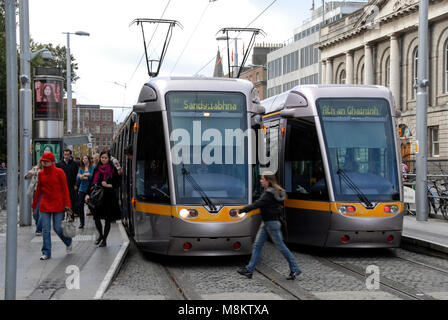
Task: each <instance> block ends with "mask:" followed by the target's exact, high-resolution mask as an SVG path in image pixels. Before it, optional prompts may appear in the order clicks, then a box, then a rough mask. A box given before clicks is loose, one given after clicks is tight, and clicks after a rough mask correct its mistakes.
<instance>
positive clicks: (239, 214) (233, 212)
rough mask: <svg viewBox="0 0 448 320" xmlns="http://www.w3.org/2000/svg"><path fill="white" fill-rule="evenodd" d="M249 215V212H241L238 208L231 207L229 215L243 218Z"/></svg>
mask: <svg viewBox="0 0 448 320" xmlns="http://www.w3.org/2000/svg"><path fill="white" fill-rule="evenodd" d="M246 215H247V212H240V211H239V210H238V209H230V211H229V216H230V217H231V218H234V219H242V218H244V217H245V216H246Z"/></svg>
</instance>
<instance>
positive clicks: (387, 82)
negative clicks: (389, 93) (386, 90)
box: [384, 57, 390, 87]
mask: <svg viewBox="0 0 448 320" xmlns="http://www.w3.org/2000/svg"><path fill="white" fill-rule="evenodd" d="M384 85H385V86H386V87H389V86H390V57H388V58H387V60H386V70H385V73H384Z"/></svg>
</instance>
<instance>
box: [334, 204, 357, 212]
mask: <svg viewBox="0 0 448 320" xmlns="http://www.w3.org/2000/svg"><path fill="white" fill-rule="evenodd" d="M338 211H339V213H340V214H353V213H355V212H356V207H355V206H352V205H341V206H339V208H338Z"/></svg>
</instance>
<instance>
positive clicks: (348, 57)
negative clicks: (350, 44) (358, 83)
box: [345, 51, 353, 84]
mask: <svg viewBox="0 0 448 320" xmlns="http://www.w3.org/2000/svg"><path fill="white" fill-rule="evenodd" d="M345 68H346V70H345V74H346V78H345V83H346V84H353V51H347V52H346V53H345Z"/></svg>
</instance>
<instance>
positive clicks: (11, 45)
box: [5, 0, 19, 300]
mask: <svg viewBox="0 0 448 320" xmlns="http://www.w3.org/2000/svg"><path fill="white" fill-rule="evenodd" d="M5 22H6V28H5V29H6V79H7V81H6V82H7V84H6V86H7V90H6V91H7V93H6V98H7V99H6V101H7V121H8V125H7V131H8V132H7V155H8V200H7V206H8V210H7V211H8V221H7V231H6V270H5V271H6V273H5V299H6V300H15V299H16V281H17V204H18V199H17V189H18V188H17V187H18V179H17V174H18V172H17V171H18V170H17V169H18V168H17V163H18V140H19V139H18V136H17V127H18V116H17V114H18V111H19V110H18V101H17V89H18V88H17V51H16V46H17V42H16V7H15V1H14V0H6V3H5Z"/></svg>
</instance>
